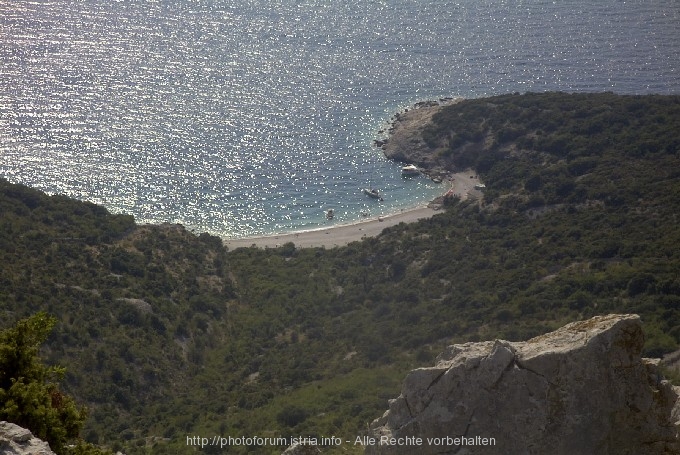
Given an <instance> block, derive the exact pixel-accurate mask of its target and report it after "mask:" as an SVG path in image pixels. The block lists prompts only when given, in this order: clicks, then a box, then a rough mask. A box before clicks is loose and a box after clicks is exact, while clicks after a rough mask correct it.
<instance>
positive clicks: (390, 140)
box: [374, 98, 461, 179]
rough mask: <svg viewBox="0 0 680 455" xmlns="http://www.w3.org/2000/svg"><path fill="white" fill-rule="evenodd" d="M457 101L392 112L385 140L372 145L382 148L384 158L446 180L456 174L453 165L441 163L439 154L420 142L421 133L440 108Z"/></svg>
mask: <svg viewBox="0 0 680 455" xmlns="http://www.w3.org/2000/svg"><path fill="white" fill-rule="evenodd" d="M460 100H461V99H460V98H442V99H439V100H433V101H423V102H419V103H416V104H415V105H413V106H412V107H411V108H408V109H405V110H404V111H403V112H398V113H396V114H395V115H394V116H393V117H392V118H391V119H390V122H389V124H390V127H389V129H388V130H387V137H386V138H385V139H378V140H376V141H375V142H374V145H375V146H376V147H378V148H380V149H382V150H383V153H384V154H385V156H386V157H387V158H389V159H393V160H395V161H401V162H403V163H408V164H415V165H416V166H417V167H419V168H420V169H421V170H422V171H423V172H424V173H425V174H427V175H428V176H430V177H432V178H441V179H444V178H446V177H449V176H450V175H451V174H453V173H454V172H455V171H456V169H455V167H454V166H453V163H451V162H449V161H447V160H445V159H444V158H443V157H442V155H441V154H438V153H435V150H433V149H432V148H431V147H430V146H429V145H428V144H427V143H426V142H425V141H424V140H423V137H422V131H423V129H424V128H425V126H426V125H428V124H429V123H430V122H431V120H432V117H433V116H434V115H435V114H437V113H438V112H439V111H440V110H441V109H442V108H443V107H445V106H448V105H450V104H453V103H456V102H459V101H460ZM383 133H384V131H383Z"/></svg>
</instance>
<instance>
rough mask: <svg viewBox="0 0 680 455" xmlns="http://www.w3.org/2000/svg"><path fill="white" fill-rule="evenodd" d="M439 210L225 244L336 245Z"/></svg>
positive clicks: (231, 246) (425, 209)
mask: <svg viewBox="0 0 680 455" xmlns="http://www.w3.org/2000/svg"><path fill="white" fill-rule="evenodd" d="M435 213H437V210H435V209H432V208H429V207H418V208H414V209H407V210H404V211H402V212H399V213H396V214H392V215H386V216H382V217H379V218H371V219H368V220H366V221H359V222H356V223H353V224H343V225H337V226H333V227H329V228H327V229H315V230H312V231H303V232H297V233H293V234H280V235H272V236H265V237H251V238H246V239H224V240H223V243H224V246H226V247H228V248H229V249H230V250H233V249H235V248H241V247H250V246H255V247H258V248H276V247H279V246H282V245H283V244H285V243H288V242H293V243H294V244H295V246H296V247H298V248H313V247H324V248H333V247H336V246H345V245H347V244H349V243H351V242H355V241H357V240H361V239H363V238H366V237H375V236H377V235H378V234H380V233H381V232H382V231H383V229H385V228H386V227H390V226H395V225H397V224H399V223H412V222H414V221H417V220H420V219H423V218H430V217H431V216H432V215H434V214H435Z"/></svg>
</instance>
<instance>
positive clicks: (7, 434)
mask: <svg viewBox="0 0 680 455" xmlns="http://www.w3.org/2000/svg"><path fill="white" fill-rule="evenodd" d="M0 454H2V455H54V452H52V450H51V449H50V446H49V444H47V443H46V442H45V441H42V440H40V439H38V438H36V437H35V436H33V433H31V432H30V431H28V430H27V429H25V428H22V427H20V426H19V425H15V424H13V423H9V422H5V421H2V422H0Z"/></svg>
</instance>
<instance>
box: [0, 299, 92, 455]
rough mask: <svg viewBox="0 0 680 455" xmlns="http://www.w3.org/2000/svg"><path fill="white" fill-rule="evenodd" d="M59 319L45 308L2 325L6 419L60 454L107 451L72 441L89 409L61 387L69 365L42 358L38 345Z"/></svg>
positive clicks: (0, 392) (0, 365) (2, 416)
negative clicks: (51, 363)
mask: <svg viewBox="0 0 680 455" xmlns="http://www.w3.org/2000/svg"><path fill="white" fill-rule="evenodd" d="M55 323H56V319H55V318H54V317H52V316H49V315H47V314H46V313H44V312H40V313H37V314H35V315H33V316H31V317H29V318H27V319H22V320H20V321H19V322H17V323H16V325H15V326H14V327H11V328H8V329H5V330H3V331H0V420H7V421H9V422H13V423H16V424H17V425H21V426H23V427H25V428H28V429H29V430H31V432H32V433H33V434H34V435H35V436H37V437H39V438H41V439H43V440H45V441H47V442H48V443H49V445H50V447H51V448H52V450H53V451H54V452H55V453H57V454H58V455H68V454H71V453H74V452H75V451H76V449H77V453H79V454H86V453H102V452H100V451H99V450H98V449H96V448H94V447H89V445H88V444H83V443H82V442H79V443H78V444H77V445H75V446H74V447H67V443H71V442H76V441H75V440H76V438H78V435H79V433H80V429H81V428H82V426H83V423H84V422H85V417H86V411H85V409H84V408H82V407H79V406H77V405H76V403H75V401H74V400H73V398H71V397H69V396H68V395H65V394H63V393H62V392H61V391H60V390H59V387H58V382H59V381H60V380H61V379H62V378H63V376H64V373H65V369H64V368H61V367H57V366H50V367H48V366H45V365H43V364H42V363H41V362H40V358H39V355H38V350H39V348H40V346H41V345H42V344H43V343H44V342H45V340H47V337H48V336H49V334H50V332H51V331H52V328H53V327H54V324H55Z"/></svg>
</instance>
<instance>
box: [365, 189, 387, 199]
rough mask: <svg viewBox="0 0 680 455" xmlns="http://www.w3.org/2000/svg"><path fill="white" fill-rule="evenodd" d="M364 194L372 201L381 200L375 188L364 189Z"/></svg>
mask: <svg viewBox="0 0 680 455" xmlns="http://www.w3.org/2000/svg"><path fill="white" fill-rule="evenodd" d="M364 194H365V195H367V196H368V197H372V198H373V199H377V200H379V201H382V200H383V197H382V195H381V194H380V191H378V190H377V189H375V188H370V189H369V188H364Z"/></svg>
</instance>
